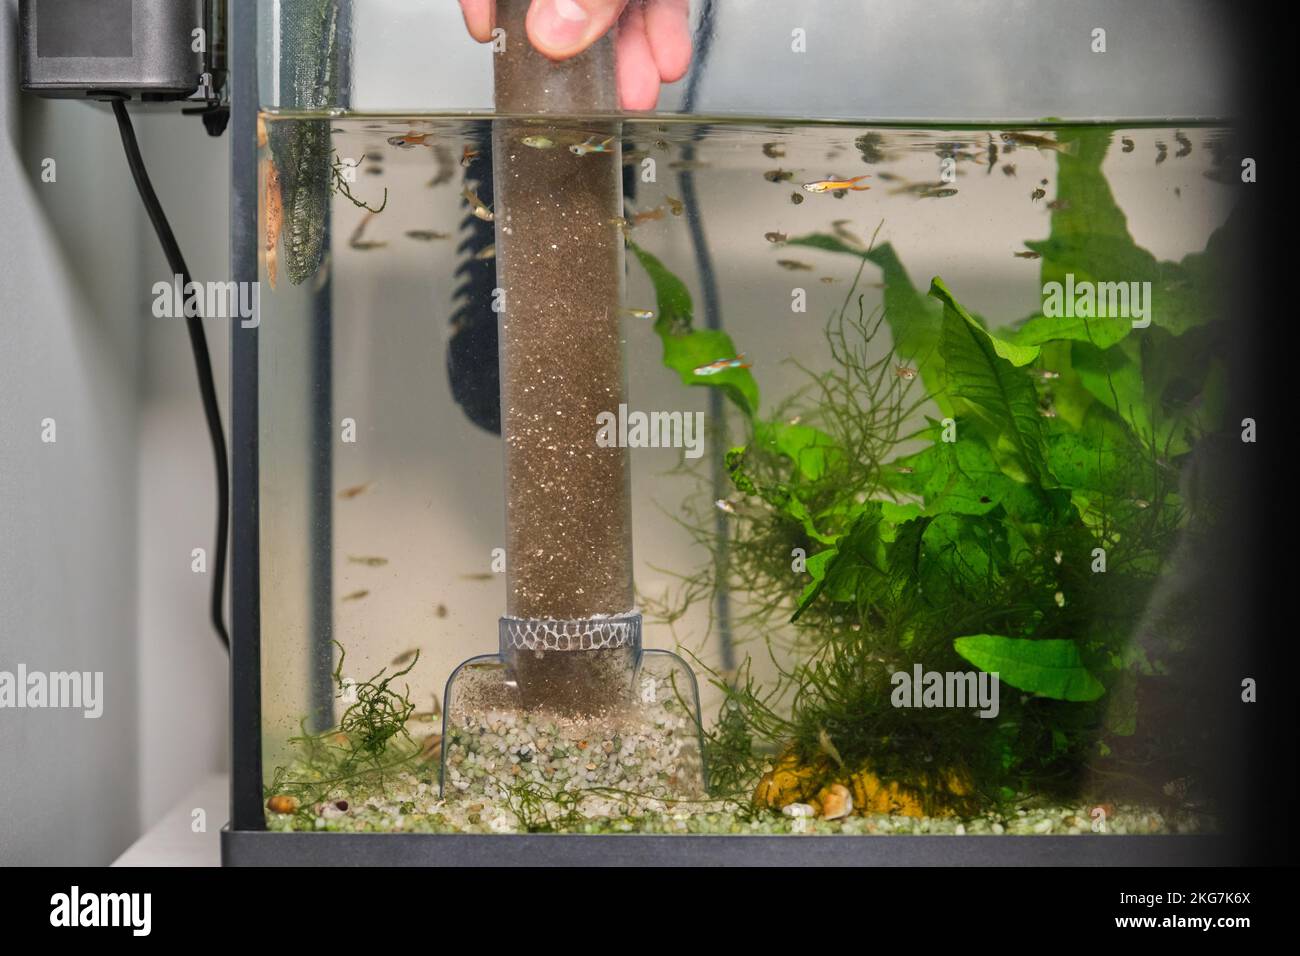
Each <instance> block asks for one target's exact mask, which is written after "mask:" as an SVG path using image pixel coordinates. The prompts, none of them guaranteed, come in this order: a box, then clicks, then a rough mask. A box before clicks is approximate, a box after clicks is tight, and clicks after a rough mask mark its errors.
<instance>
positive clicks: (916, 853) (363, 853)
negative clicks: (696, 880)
mask: <svg viewBox="0 0 1300 956" xmlns="http://www.w3.org/2000/svg"><path fill="white" fill-rule="evenodd" d="M257 7H258V4H257V3H254V2H248V3H237V4H231V9H230V17H231V24H230V54H231V63H232V67H231V71H230V77H231V100H232V112H231V123H230V127H229V129H230V134H231V143H230V149H231V206H230V216H231V224H230V240H231V270H232V278H233V279H234V280H235V281H239V282H255V281H257V279H258V258H259V247H260V242H259V238H260V237H259V235H258V225H257V224H258V169H257V155H258V150H257V113H258V104H259V85H258V74H257ZM323 307H324V308H325V309H326V311H327V310H328V305H327V303H324V304H323ZM313 348H314V351H315V352H316V353H317V360H318V362H323V363H324V365H325V370H324V372H323V374H327V373H328V363H329V354H328V338H324V339H322V340H318V341H317V342H316V344H315V346H314V347H313ZM230 349H231V373H230V374H231V377H230V429H231V442H230V447H231V486H232V507H231V525H232V527H231V552H230V554H231V565H230V595H231V596H230V615H231V633H230V668H231V697H230V701H231V790H230V822H229V824H228V825H227V826H226V827H225V828H224V829H223V831H222V834H221V859H222V864H223V865H225V866H304V865H305V866H333V865H339V866H344V865H395V866H467V865H468V866H474V865H480V866H483V865H487V866H491V865H520V864H523V865H531V866H536V865H567V866H572V865H593V866H599V865H676V866H708V865H730V866H789V865H799V866H817V865H911V866H942V865H975V866H990V865H994V866H1016V865H1068V866H1134V865H1137V866H1189V865H1194V866H1205V865H1241V864H1248V863H1251V862H1254V859H1253V858H1256V857H1257V856H1258V853H1257V852H1256V851H1257V850H1258V846H1257V845H1256V844H1255V841H1252V840H1251V839H1249V838H1245V839H1243V837H1242V835H1241V834H1237V835H1233V836H1228V835H1216V836H1209V835H1189V836H1177V835H1151V836H1133V835H1115V834H1112V835H1094V834H1081V835H1077V836H1009V835H1002V836H970V835H964V836H956V835H923V836H915V835H895V836H839V835H836V836H822V837H816V836H806V837H797V836H758V835H752V836H750V835H702V834H700V835H637V834H627V835H579V834H572V835H569V834H564V835H559V834H501V835H496V834H494V835H488V834H424V833H278V832H271V831H268V830H267V829H266V822H265V815H264V814H265V811H264V808H263V767H262V723H261V714H262V707H261V653H262V647H261V607H260V588H261V577H260V568H259V526H260V518H259V500H258V496H259V490H258V467H259V465H258V328H257V327H253V328H243V327H241V326H240V324H239V323H238V322H237V321H236V322H233V323H232V325H231V340H230ZM318 377H319V376H318ZM326 415H328V412H326ZM313 430H314V431H315V432H316V433H317V435H318V437H321V436H320V433H319V430H317V429H315V428H314V429H313ZM315 464H319V463H314V466H313V467H315ZM317 490H318V491H319V489H317ZM326 500H328V498H327V499H326ZM325 546H326V548H327V547H328V539H326V542H325ZM326 567H328V565H326ZM313 590H314V591H316V592H318V594H317V596H319V592H322V590H323V593H325V594H328V585H327V584H326V585H325V586H324V587H323V589H322V587H321V586H320V585H319V584H317V585H314V588H313ZM1260 676H1261V677H1262V676H1263V674H1262V673H1261V675H1260ZM1275 729H1277V730H1282V728H1275ZM1284 842H1285V841H1284Z"/></svg>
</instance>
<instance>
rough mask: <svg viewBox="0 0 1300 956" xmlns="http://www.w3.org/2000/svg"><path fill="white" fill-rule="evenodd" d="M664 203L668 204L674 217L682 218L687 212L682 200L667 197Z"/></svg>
mask: <svg viewBox="0 0 1300 956" xmlns="http://www.w3.org/2000/svg"><path fill="white" fill-rule="evenodd" d="M664 202H666V203H668V211H669V212H671V213H672V214H673V215H674V216H680V215H681V214H682V213H684V212H685V211H686V204H685V203H683V202H682V201H681V200H680V199H674V198H673V197H672V196H665V197H664Z"/></svg>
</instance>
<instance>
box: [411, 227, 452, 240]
mask: <svg viewBox="0 0 1300 956" xmlns="http://www.w3.org/2000/svg"><path fill="white" fill-rule="evenodd" d="M406 238H408V239H417V240H419V241H420V242H432V241H433V240H434V239H450V238H451V233H449V232H437V231H435V230H433V229H408V230H407V231H406Z"/></svg>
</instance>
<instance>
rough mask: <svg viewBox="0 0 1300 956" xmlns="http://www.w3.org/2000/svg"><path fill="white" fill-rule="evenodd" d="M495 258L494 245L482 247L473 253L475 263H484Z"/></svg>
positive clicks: (495, 248)
mask: <svg viewBox="0 0 1300 956" xmlns="http://www.w3.org/2000/svg"><path fill="white" fill-rule="evenodd" d="M496 257H497V247H496V244H495V243H493V244H492V245H490V246H484V247H483V248H482V249H480V250H479V251H478V252H476V253H474V259H475V261H477V262H486V261H487V260H488V259H495V258H496Z"/></svg>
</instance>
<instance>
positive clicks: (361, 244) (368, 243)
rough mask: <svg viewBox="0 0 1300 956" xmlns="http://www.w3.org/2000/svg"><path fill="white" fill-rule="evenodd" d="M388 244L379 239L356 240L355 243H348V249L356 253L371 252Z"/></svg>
mask: <svg viewBox="0 0 1300 956" xmlns="http://www.w3.org/2000/svg"><path fill="white" fill-rule="evenodd" d="M387 245H388V243H386V242H384V241H383V240H380V239H358V240H356V241H355V242H349V243H348V248H350V249H355V250H357V251H358V252H371V251H373V250H375V249H383V248H384V247H385V246H387Z"/></svg>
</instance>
